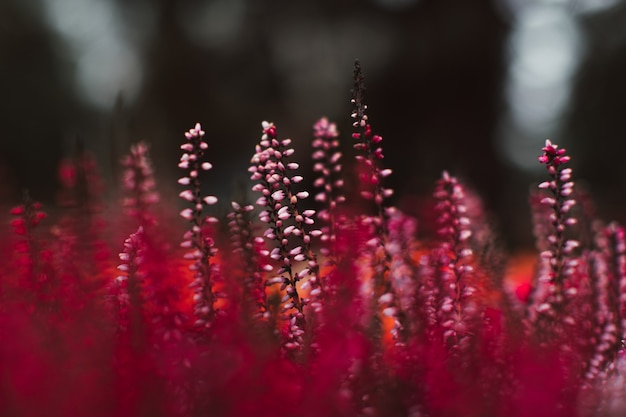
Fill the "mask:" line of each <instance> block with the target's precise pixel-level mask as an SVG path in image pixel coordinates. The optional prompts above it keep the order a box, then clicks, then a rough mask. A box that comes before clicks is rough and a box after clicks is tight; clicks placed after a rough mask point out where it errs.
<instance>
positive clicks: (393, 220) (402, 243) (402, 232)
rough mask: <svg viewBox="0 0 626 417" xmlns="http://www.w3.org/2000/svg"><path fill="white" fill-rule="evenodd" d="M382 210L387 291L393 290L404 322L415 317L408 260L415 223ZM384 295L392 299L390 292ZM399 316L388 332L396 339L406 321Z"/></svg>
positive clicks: (393, 210) (395, 212)
mask: <svg viewBox="0 0 626 417" xmlns="http://www.w3.org/2000/svg"><path fill="white" fill-rule="evenodd" d="M386 211H387V219H388V220H387V230H388V231H389V239H388V241H387V244H386V245H385V247H386V249H387V252H388V253H389V255H390V256H391V263H390V268H389V278H390V283H391V288H393V293H395V297H394V298H395V301H396V303H397V308H398V309H400V310H401V311H402V313H403V315H404V316H405V317H406V318H407V319H409V320H411V319H415V318H416V317H415V296H416V294H415V292H416V279H415V276H414V274H415V273H416V271H415V268H414V267H413V264H414V261H413V260H412V259H411V256H412V254H413V253H414V252H415V250H416V242H415V236H416V233H417V220H416V219H414V218H413V217H411V216H408V215H406V214H404V213H402V212H401V211H400V210H398V209H397V208H395V207H390V208H388V209H387V210H386ZM388 294H389V296H393V294H391V293H388ZM379 301H380V299H379ZM399 317H400V315H399V314H395V315H394V319H395V321H394V327H393V328H392V330H391V332H392V335H393V336H394V338H395V339H396V340H400V339H401V336H402V335H401V332H402V330H403V329H404V327H405V324H404V323H402V321H406V320H400V319H399ZM411 321H414V320H411Z"/></svg>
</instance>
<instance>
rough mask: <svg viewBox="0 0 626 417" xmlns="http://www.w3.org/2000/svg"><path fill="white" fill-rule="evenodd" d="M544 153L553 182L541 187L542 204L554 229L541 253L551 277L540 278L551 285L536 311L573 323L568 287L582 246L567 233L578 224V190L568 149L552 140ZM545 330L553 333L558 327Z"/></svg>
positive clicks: (549, 317) (545, 183)
mask: <svg viewBox="0 0 626 417" xmlns="http://www.w3.org/2000/svg"><path fill="white" fill-rule="evenodd" d="M542 150H543V154H542V155H540V156H539V158H538V159H539V162H540V163H542V164H544V165H545V166H546V169H547V171H548V174H549V175H550V181H544V182H542V183H541V184H539V188H540V189H542V190H545V192H546V193H547V194H548V195H547V196H544V197H543V198H542V199H541V201H540V203H541V204H542V205H544V206H545V207H547V208H549V209H550V214H549V216H548V220H549V222H550V226H551V230H550V231H549V232H548V235H547V237H546V240H547V243H548V248H547V249H546V250H544V251H543V252H542V253H541V257H542V258H543V259H545V260H546V261H547V263H548V265H547V271H546V272H547V274H545V276H543V277H542V276H540V277H539V280H543V281H545V282H547V294H546V298H545V300H543V301H542V302H541V303H540V304H539V305H538V306H537V308H536V310H537V313H538V314H539V315H540V317H541V318H542V319H546V320H547V321H548V322H554V321H558V320H561V319H565V320H566V321H571V320H572V318H571V317H569V316H567V315H565V314H563V313H564V309H565V305H566V297H567V294H566V289H567V288H566V286H567V284H568V280H569V278H570V277H572V276H573V275H574V273H575V269H576V267H577V265H578V262H579V261H578V259H577V258H576V257H575V256H574V251H575V249H576V248H577V247H578V246H579V245H580V244H579V242H578V241H577V240H574V239H568V238H567V237H566V231H567V230H568V229H569V228H571V226H573V225H575V224H576V219H575V218H573V217H571V209H572V207H573V206H574V205H575V204H576V201H575V200H574V199H573V198H572V193H573V191H574V182H573V181H571V177H572V169H571V168H564V165H565V164H566V163H567V162H569V160H570V157H569V156H567V155H565V149H559V147H558V146H557V145H553V144H552V142H551V141H550V140H546V143H545V146H544V147H543V148H542ZM570 294H573V292H570ZM548 327H551V325H548ZM545 330H546V331H547V332H548V333H550V332H551V331H553V330H556V328H553V329H552V330H549V329H545ZM545 336H549V335H545Z"/></svg>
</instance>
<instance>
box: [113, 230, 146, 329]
mask: <svg viewBox="0 0 626 417" xmlns="http://www.w3.org/2000/svg"><path fill="white" fill-rule="evenodd" d="M143 239H144V231H143V227H142V226H139V229H137V231H136V232H135V233H131V234H130V236H129V237H128V238H127V239H126V240H125V241H124V249H123V251H122V252H120V253H119V255H118V256H119V259H120V261H121V263H120V264H119V265H118V267H117V269H118V270H119V271H121V272H122V275H119V276H118V277H117V278H115V283H114V285H115V287H114V297H115V300H114V302H115V307H116V309H117V315H118V317H117V323H118V330H119V331H126V330H128V329H129V327H130V325H131V319H132V318H131V313H130V310H131V309H132V308H138V307H139V305H140V300H139V294H140V292H141V291H140V289H141V285H142V281H143V279H144V275H143V271H141V265H142V263H143V262H144V254H143V251H144V249H143V246H144V242H143Z"/></svg>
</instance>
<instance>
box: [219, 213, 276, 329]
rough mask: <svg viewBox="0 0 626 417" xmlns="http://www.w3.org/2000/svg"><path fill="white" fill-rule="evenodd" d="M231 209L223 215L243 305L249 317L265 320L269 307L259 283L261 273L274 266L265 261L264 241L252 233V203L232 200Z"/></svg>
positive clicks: (262, 284) (261, 283)
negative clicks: (240, 281) (237, 267)
mask: <svg viewBox="0 0 626 417" xmlns="http://www.w3.org/2000/svg"><path fill="white" fill-rule="evenodd" d="M231 205H232V211H230V212H229V213H228V214H227V218H228V229H229V232H230V236H231V237H230V239H231V246H232V248H233V254H235V255H236V256H237V265H240V270H241V271H242V273H243V302H244V308H246V309H252V310H253V311H254V313H252V315H253V318H255V319H258V318H264V319H268V318H269V316H270V309H269V306H268V303H267V295H266V294H265V284H264V282H263V274H264V272H271V271H272V270H273V269H274V268H273V267H272V265H271V264H270V262H269V251H268V250H267V249H266V248H265V240H264V239H263V238H262V237H260V236H254V233H253V230H252V219H251V218H250V217H251V212H252V211H253V210H254V206H253V205H251V204H249V205H245V206H242V205H240V204H239V203H236V202H234V201H233V202H232V203H231Z"/></svg>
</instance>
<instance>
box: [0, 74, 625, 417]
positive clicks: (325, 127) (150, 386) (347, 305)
mask: <svg viewBox="0 0 626 417" xmlns="http://www.w3.org/2000/svg"><path fill="white" fill-rule="evenodd" d="M354 80H355V87H354V90H353V99H352V103H353V106H354V112H353V114H352V119H353V127H354V129H353V132H352V133H351V138H350V137H342V138H341V140H350V141H351V142H353V144H354V157H355V158H356V161H355V166H356V173H352V171H350V172H346V173H344V170H342V165H341V162H342V155H341V153H340V152H339V140H340V136H339V134H338V132H337V130H336V127H335V125H334V124H333V123H331V122H329V121H328V120H326V119H320V120H319V121H318V122H317V123H316V124H315V126H314V129H313V142H312V147H313V153H312V155H313V159H314V165H313V170H314V172H315V178H314V189H311V190H304V189H303V187H302V181H303V177H302V176H301V175H300V174H301V170H300V169H299V165H298V163H297V162H296V161H298V158H296V156H295V153H294V152H295V151H294V149H293V148H291V147H290V140H289V139H284V138H281V137H280V135H279V131H278V129H277V127H276V126H275V125H274V124H272V123H268V122H263V124H262V132H261V138H260V141H259V143H258V145H257V146H256V149H255V150H254V153H253V156H252V158H251V163H250V169H249V173H250V178H251V187H252V191H253V192H254V194H255V197H254V199H256V201H255V203H254V204H249V202H246V201H238V202H232V203H231V204H230V205H228V207H229V208H230V211H229V213H228V215H227V216H225V218H218V217H220V216H218V213H219V212H218V210H216V209H214V207H216V206H214V205H215V204H216V203H217V198H216V197H214V196H211V195H204V194H203V190H204V189H205V187H207V186H208V185H210V184H211V183H212V182H214V181H215V179H212V178H211V175H210V172H208V171H210V170H211V168H212V165H211V162H210V160H215V159H218V158H212V154H211V152H210V142H211V135H210V132H209V133H208V134H207V133H205V132H204V131H203V130H202V127H201V126H200V125H199V124H196V126H195V127H194V128H193V129H191V130H189V131H188V132H186V133H185V138H184V142H183V143H182V145H181V150H182V156H181V158H180V163H179V167H180V169H181V172H182V176H181V178H180V179H179V181H178V182H179V185H180V190H182V191H181V192H180V197H181V198H182V200H183V201H184V203H185V205H186V206H185V208H184V209H183V210H182V212H180V216H181V217H182V218H183V219H184V221H186V222H187V229H186V231H181V232H180V233H178V232H176V231H174V232H173V231H172V228H171V226H169V224H170V223H171V222H170V221H168V220H167V215H163V214H162V213H159V211H158V210H157V207H162V205H161V204H158V203H159V192H158V191H157V185H156V183H155V180H154V176H153V172H152V167H151V165H150V159H149V155H148V148H147V146H146V145H145V144H143V143H139V144H137V145H135V146H133V147H132V149H131V150H130V153H129V154H128V156H126V157H125V158H124V160H123V161H122V164H123V167H124V176H123V181H122V183H123V187H124V190H125V196H124V199H123V202H122V209H123V210H120V213H122V211H123V217H124V219H123V220H122V221H113V220H112V219H113V218H114V217H115V216H113V215H112V214H111V213H110V211H111V210H109V211H105V210H104V209H103V206H102V204H101V203H102V202H101V201H99V197H98V196H99V194H100V190H101V184H99V178H98V176H97V173H96V167H95V166H94V164H93V161H92V159H90V158H89V155H88V154H86V153H84V152H82V153H79V154H77V155H76V157H75V158H73V159H72V160H68V161H67V162H66V163H64V165H63V167H62V169H61V179H62V183H63V190H62V192H61V200H60V203H61V204H60V205H61V206H62V207H63V210H61V211H60V213H55V215H54V216H50V218H48V217H47V216H46V213H45V211H44V209H43V208H42V207H41V205H39V204H38V203H36V202H34V201H33V200H31V199H30V198H29V197H28V196H25V199H24V203H23V204H22V205H21V206H18V207H16V208H14V209H13V210H12V211H11V219H10V220H7V222H5V223H7V224H8V222H10V224H11V226H12V229H13V233H11V230H10V228H7V229H6V230H3V234H2V239H1V242H0V250H1V251H2V252H1V253H2V254H3V255H2V257H0V263H1V265H0V278H1V280H0V283H1V287H0V301H1V304H0V334H1V336H0V337H1V341H2V342H1V343H0V384H1V389H0V415H2V416H4V417H11V416H37V417H39V416H49V417H54V416H63V417H71V416H77V417H78V416H92V417H96V416H212V417H214V416H215V417H219V416H233V417H234V416H258V417H263V416H268V417H269V416H298V417H306V416H385V417H386V416H411V417H417V416H432V417H436V416H507V417H508V416H510V417H523V416H528V417H539V416H550V417H556V416H621V415H626V399H625V398H623V396H624V392H625V390H626V381H624V376H623V375H624V371H625V369H624V368H625V366H626V365H625V364H626V360H625V359H624V358H623V355H624V353H623V346H622V342H623V338H624V331H625V330H626V321H625V320H624V319H625V318H626V292H625V291H626V279H625V276H626V270H625V268H626V266H625V264H624V260H625V258H624V252H625V251H626V247H625V246H624V229H623V228H622V227H621V226H619V225H617V224H614V223H610V224H605V223H603V222H601V221H599V220H597V219H595V218H593V215H592V213H593V209H592V207H591V203H589V198H588V197H587V196H586V195H583V194H582V192H580V191H578V190H577V189H576V187H575V184H574V182H573V179H572V178H573V175H572V170H571V169H570V168H567V166H568V161H569V156H568V155H566V153H565V150H564V149H561V148H559V147H558V146H556V145H554V144H552V143H551V142H550V141H546V145H545V147H544V148H543V149H542V150H541V153H540V156H539V160H538V163H540V164H543V165H545V167H546V169H547V173H546V181H545V182H542V183H541V184H539V186H538V190H537V192H536V193H535V194H533V195H532V196H531V198H530V201H531V207H532V212H533V219H534V225H535V230H534V232H535V235H536V239H537V245H536V246H537V251H538V254H537V261H536V268H535V275H534V278H533V281H532V282H531V283H530V285H528V284H526V287H525V286H524V285H511V283H510V282H509V281H505V280H504V277H503V275H504V273H503V270H504V268H503V265H504V264H505V263H506V261H507V260H506V257H505V255H504V254H503V253H501V251H499V250H498V245H497V244H496V243H495V237H494V235H493V232H492V231H491V230H490V228H489V221H488V219H487V218H486V216H485V213H484V211H483V209H482V206H481V202H480V200H479V198H478V197H477V196H476V195H475V194H473V193H472V192H471V190H468V189H466V187H464V185H463V184H462V183H460V182H459V181H458V180H457V179H456V178H455V177H453V176H451V175H450V174H448V173H447V172H444V173H443V175H442V176H441V178H440V179H439V180H438V181H437V182H436V184H435V187H434V194H433V196H434V199H433V201H435V203H434V204H433V207H432V210H434V212H436V213H437V214H436V226H433V225H426V226H427V227H424V228H423V229H426V230H436V233H433V235H432V236H428V235H427V234H426V233H421V232H420V230H421V228H420V227H419V225H420V223H419V220H417V219H414V218H412V217H410V216H408V215H406V214H404V213H403V212H402V211H400V210H399V209H397V208H394V207H391V206H390V205H389V204H388V199H389V197H390V196H391V195H392V194H393V191H392V190H391V189H389V188H388V187H386V186H385V178H386V177H388V176H389V175H391V174H392V172H391V170H390V169H388V168H386V167H384V164H383V160H384V159H383V148H382V138H381V137H380V136H378V135H376V134H375V133H374V132H373V130H372V127H371V125H370V121H369V120H368V117H367V112H366V111H367V106H366V105H365V104H364V98H363V91H364V87H363V79H362V75H361V71H360V67H359V66H358V64H357V65H356V67H355V76H354ZM538 153H539V151H538ZM344 181H345V185H344ZM209 188H210V187H209ZM171 206H172V205H170V207H171ZM223 207H226V205H223V206H222V208H223ZM167 208H168V206H165V209H167ZM105 213H106V214H105ZM112 223H115V224H116V227H115V228H112V227H111V224H112ZM182 224H183V222H181V225H182ZM123 230H127V232H128V234H127V235H126V236H124V237H120V234H121V233H122V231H123ZM183 232H184V233H183ZM423 234H424V235H423ZM172 236H174V237H172ZM118 237H119V241H116V240H115V239H116V238H118ZM116 252H119V260H118V261H117V262H116V263H112V262H111V259H112V256H111V253H116Z"/></svg>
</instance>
